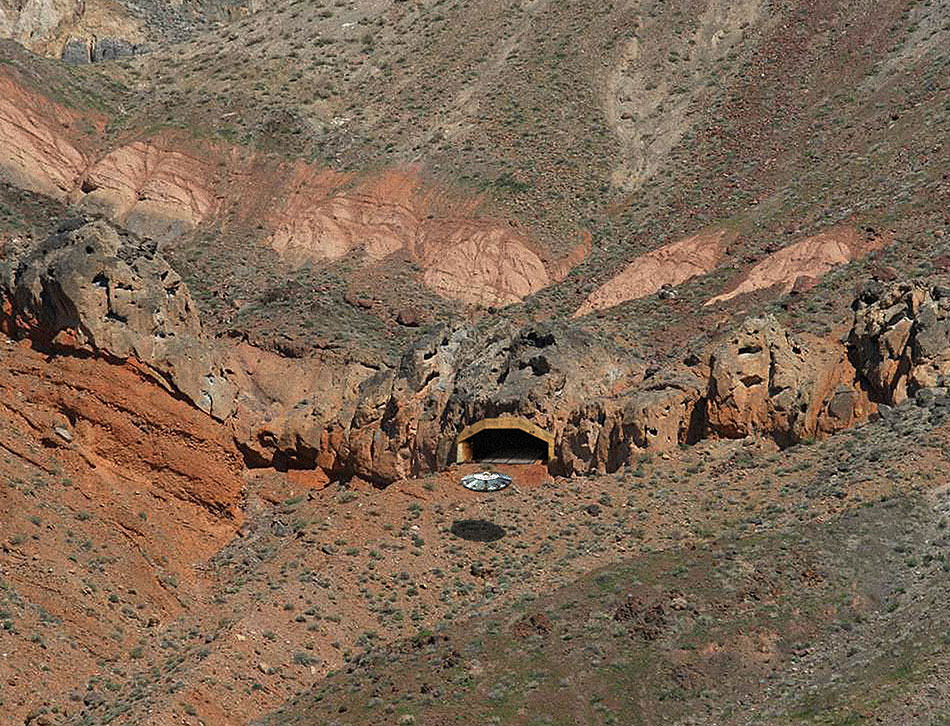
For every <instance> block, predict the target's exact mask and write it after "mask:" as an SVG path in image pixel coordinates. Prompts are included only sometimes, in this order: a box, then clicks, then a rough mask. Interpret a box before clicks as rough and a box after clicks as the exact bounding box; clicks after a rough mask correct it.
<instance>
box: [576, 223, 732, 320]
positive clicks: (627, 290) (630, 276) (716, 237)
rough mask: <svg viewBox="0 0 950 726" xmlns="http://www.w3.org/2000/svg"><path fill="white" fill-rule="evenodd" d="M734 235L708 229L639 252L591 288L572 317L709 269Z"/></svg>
mask: <svg viewBox="0 0 950 726" xmlns="http://www.w3.org/2000/svg"><path fill="white" fill-rule="evenodd" d="M734 236H735V234H734V233H731V232H729V231H727V230H725V229H711V230H707V231H704V232H700V233H698V234H695V235H693V236H691V237H686V238H685V239H681V240H680V241H678V242H674V243H672V244H669V245H666V246H664V247H660V248H658V249H656V250H653V251H652V252H647V253H646V254H643V255H640V256H639V257H637V258H636V259H634V260H633V261H632V262H631V263H630V264H629V265H627V267H626V268H625V269H624V270H623V271H622V272H621V273H620V274H618V275H617V276H616V277H613V278H611V279H610V280H609V281H608V282H606V283H604V285H602V286H601V287H600V288H598V289H597V290H595V291H594V292H592V293H591V294H590V296H589V297H588V298H587V300H585V301H584V304H583V305H581V306H580V307H579V308H578V309H577V312H575V313H574V317H579V316H581V315H587V314H588V313H590V312H593V311H595V310H604V309H606V308H611V307H614V306H615V305H619V304H620V303H623V302H627V301H628V300H636V299H638V298H642V297H647V296H648V295H653V294H655V293H657V292H659V291H660V289H661V288H663V287H664V286H667V285H669V286H676V285H681V284H682V283H684V282H686V281H687V280H689V279H691V278H693V277H696V276H698V275H705V274H707V273H709V272H712V271H713V270H714V269H716V265H718V264H719V260H720V258H721V257H722V254H723V252H724V251H725V249H726V247H727V246H728V244H729V241H730V239H731V238H733V237H734Z"/></svg>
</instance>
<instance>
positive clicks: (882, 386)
mask: <svg viewBox="0 0 950 726" xmlns="http://www.w3.org/2000/svg"><path fill="white" fill-rule="evenodd" d="M853 308H854V311H855V312H854V327H853V328H852V330H851V334H850V336H849V338H848V345H849V347H850V352H851V359H852V361H853V362H854V365H855V367H856V368H857V370H858V372H859V373H860V374H861V375H862V376H863V377H864V379H865V380H866V381H867V383H868V386H869V388H870V389H871V391H872V393H873V395H874V396H875V398H876V399H877V400H879V401H881V402H882V403H888V404H896V403H901V402H903V401H904V400H906V399H907V397H908V395H910V394H913V393H914V392H915V391H916V390H918V389H921V388H929V387H933V386H936V385H937V383H938V379H939V378H940V377H941V376H944V375H946V374H948V373H950V288H945V287H940V286H932V285H926V284H923V283H898V284H895V285H891V286H889V287H884V286H883V285H880V284H874V285H872V286H870V287H868V288H867V289H865V290H864V291H863V292H862V293H861V294H860V296H859V297H858V299H857V300H855V302H854V305H853Z"/></svg>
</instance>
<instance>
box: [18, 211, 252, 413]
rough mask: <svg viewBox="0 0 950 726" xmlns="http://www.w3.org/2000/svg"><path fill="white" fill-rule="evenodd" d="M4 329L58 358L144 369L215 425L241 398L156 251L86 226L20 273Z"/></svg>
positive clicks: (73, 228) (44, 249) (33, 256)
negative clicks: (99, 359) (79, 356)
mask: <svg viewBox="0 0 950 726" xmlns="http://www.w3.org/2000/svg"><path fill="white" fill-rule="evenodd" d="M5 262H6V264H5V267H6V268H7V269H6V270H4V277H5V279H4V283H5V287H6V295H7V297H8V303H7V306H6V307H7V314H6V320H4V327H5V328H6V329H7V331H8V332H9V333H11V334H13V335H15V336H19V335H26V336H29V337H31V338H32V339H33V340H35V341H37V342H38V343H39V344H40V345H43V346H47V347H50V348H52V349H57V348H63V349H68V350H85V351H89V352H93V353H96V354H99V355H102V356H104V357H107V358H113V359H118V360H123V361H136V362H138V363H140V364H141V365H142V366H143V367H145V368H147V369H148V370H149V371H151V372H153V373H154V374H155V376H156V378H157V379H158V380H160V381H162V382H164V383H165V384H166V385H167V386H168V387H169V388H171V389H172V390H174V391H175V392H176V393H179V394H181V395H183V396H184V397H186V398H188V399H189V400H191V401H192V402H193V403H194V404H195V405H196V406H197V407H198V408H200V409H201V410H203V411H205V412H206V413H209V414H211V415H212V416H214V417H215V418H218V419H222V420H223V419H225V418H227V417H229V416H230V415H231V414H232V413H233V412H234V398H235V390H234V387H233V385H232V384H231V383H230V382H229V381H228V378H227V375H226V373H225V372H224V370H223V369H222V367H221V365H220V364H219V362H218V361H219V359H220V354H219V351H218V350H217V349H216V347H215V346H214V345H213V344H211V343H210V342H209V341H207V340H205V339H204V338H203V337H202V335H201V324H200V321H199V319H198V313H197V309H196V308H195V306H194V303H193V302H192V300H191V297H190V295H189V294H188V290H187V288H186V287H185V285H184V284H183V283H182V280H181V278H180V277H179V276H178V274H177V273H176V272H175V271H174V270H173V269H172V268H171V267H170V266H169V265H168V263H167V262H166V261H165V260H164V258H162V256H161V255H160V254H158V253H157V252H156V251H155V250H154V248H153V247H149V246H148V245H144V244H142V243H140V242H138V241H136V240H134V239H133V238H128V237H126V238H123V237H122V236H120V234H119V233H118V232H117V231H116V230H115V228H113V227H112V226H111V225H109V224H107V223H106V222H102V221H94V222H85V220H82V219H77V220H76V221H75V222H73V223H72V224H67V225H65V226H64V227H63V228H62V229H61V232H60V233H59V234H57V235H54V236H53V237H52V238H51V239H49V240H48V241H47V242H46V243H45V244H43V245H42V246H40V247H39V248H38V249H36V250H33V251H30V252H28V253H26V254H25V255H24V256H23V257H22V258H21V259H18V260H15V261H14V262H13V264H10V263H9V262H8V261H5Z"/></svg>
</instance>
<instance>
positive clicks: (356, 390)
mask: <svg viewBox="0 0 950 726" xmlns="http://www.w3.org/2000/svg"><path fill="white" fill-rule="evenodd" d="M2 265H3V270H2V271H3V281H4V293H5V294H4V307H3V318H2V324H3V327H4V329H5V331H6V332H8V333H9V334H12V335H14V336H20V337H29V338H31V339H33V340H34V341H35V343H36V345H38V346H39V347H41V348H45V349H49V350H51V351H65V352H74V353H75V352H82V353H92V354H94V355H97V356H99V357H102V358H106V359H109V360H116V361H123V362H126V363H128V364H131V365H133V366H135V367H137V368H139V370H140V371H142V372H144V373H146V374H147V375H149V376H151V377H152V378H153V379H154V380H156V381H158V382H159V383H161V384H162V385H164V386H165V387H166V388H168V389H169V390H171V391H173V392H174V393H175V394H176V395H178V396H180V397H182V398H184V399H186V400H188V401H190V402H191V403H192V404H193V405H194V406H196V407H197V408H199V409H201V410H202V411H205V412H206V413H208V414H210V415H211V416H212V417H214V418H216V419H218V420H220V421H226V422H227V423H228V425H229V426H230V427H231V430H232V431H233V434H234V437H235V440H236V442H237V443H238V445H239V446H240V447H241V448H242V449H243V451H244V454H245V457H246V460H247V461H248V462H249V463H250V464H253V465H263V466H271V465H272V466H277V467H282V468H283V467H287V468H310V469H315V468H319V469H322V470H323V471H324V472H326V474H327V475H329V476H351V475H357V476H360V477H363V478H365V479H368V480H370V481H374V482H376V483H378V484H381V485H385V484H388V483H391V482H394V481H397V480H399V479H403V478H407V477H414V476H418V475H421V474H424V473H426V472H430V471H434V470H438V469H442V468H444V467H446V466H448V465H449V464H451V463H452V462H453V461H454V457H455V446H456V438H457V436H458V434H459V433H460V432H461V431H462V429H463V428H465V427H466V426H468V425H470V424H472V423H475V422H477V421H479V420H481V419H483V418H491V417H497V416H500V415H505V414H508V415H515V416H519V417H523V418H525V419H528V420H530V421H531V422H533V423H534V424H536V425H537V426H540V427H541V428H543V429H545V430H546V431H549V432H551V433H552V434H553V436H554V438H555V459H554V460H553V461H552V462H550V466H551V468H552V469H553V470H555V471H558V472H560V473H564V474H583V473H590V472H608V471H613V470H616V469H617V468H619V467H621V466H623V465H624V464H625V463H626V462H628V461H630V460H631V459H633V458H634V457H635V456H636V455H637V452H639V451H642V450H645V449H655V450H663V449H667V448H670V447H674V446H678V445H682V444H691V443H695V442H696V441H699V440H700V439H703V438H708V437H719V438H744V437H747V436H757V437H767V438H772V439H774V440H775V441H776V442H777V443H778V444H779V445H780V446H787V445H791V444H794V443H797V442H800V441H803V440H806V439H810V438H814V437H820V436H824V435H827V434H830V433H834V432H835V431H838V430H841V429H844V428H847V427H849V426H853V425H854V424H856V423H859V422H861V421H863V420H866V419H867V418H868V417H869V416H870V415H871V414H872V413H873V412H874V409H875V403H873V402H872V399H873V400H874V401H880V402H886V403H900V402H901V401H902V400H904V399H906V397H907V395H908V394H909V393H913V392H915V391H916V390H918V389H920V388H926V387H931V386H935V385H937V384H938V383H941V382H942V378H943V376H945V375H946V374H947V373H950V296H948V294H947V292H946V291H945V290H944V289H943V288H940V287H933V286H923V285H907V284H897V285H892V286H891V287H888V288H884V287H882V286H878V287H872V288H869V289H867V290H866V291H864V292H863V293H862V294H861V296H860V297H859V299H858V300H857V301H856V302H855V304H854V309H855V315H854V324H853V326H852V329H851V332H850V334H849V335H848V336H847V338H846V340H845V341H844V342H841V341H834V340H829V339H823V338H818V337H814V336H805V335H793V334H792V333H791V332H790V331H788V330H786V329H785V328H783V327H782V326H781V325H780V324H779V323H778V321H777V320H776V319H775V318H773V317H770V316H766V317H758V318H750V319H748V320H746V321H745V322H744V323H743V324H742V325H741V326H740V328H739V329H738V330H737V331H736V332H735V333H734V334H732V335H731V336H730V337H729V338H727V339H726V340H724V341H721V342H719V343H718V344H716V345H714V346H712V347H711V348H710V349H708V350H707V351H705V352H704V353H702V354H700V355H691V356H690V357H689V358H688V359H687V360H685V361H683V362H678V363H675V364H672V365H670V366H668V367H666V368H663V369H660V370H655V369H650V368H647V366H646V365H645V363H644V362H643V361H640V360H638V359H636V358H633V357H631V356H629V355H628V354H625V353H624V352H623V351H621V350H619V349H617V348H614V347H613V346H611V345H609V344H606V343H604V342H602V341H599V340H597V339H595V338H593V337H591V336H589V335H588V334H585V333H582V332H579V331H578V330H576V329H574V328H571V327H569V326H567V325H564V324H534V325H531V326H528V327H525V328H517V327H512V325H511V324H510V323H505V324H499V325H496V326H495V327H490V328H487V329H479V328H477V327H475V326H472V325H468V324H460V325H454V326H443V327H441V328H438V329H436V330H434V331H432V332H430V333H429V334H427V335H425V336H423V337H421V338H420V339H418V340H417V341H416V342H415V343H414V344H413V345H412V346H411V347H410V348H409V349H408V350H407V351H406V353H405V354H404V355H403V357H402V360H401V362H400V364H399V365H398V366H397V367H396V368H395V369H387V368H381V369H378V370H373V369H372V368H370V367H367V366H366V365H364V364H358V363H354V362H350V363H346V362H342V363H341V362H340V361H336V362H334V363H331V362H328V361H323V360H318V359H308V360H294V361H292V360H288V359H284V358H281V357H280V356H277V355H275V354H272V353H266V352H264V351H260V350H257V349H254V348H253V347H251V346H248V345H246V344H240V345H227V344H224V343H223V342H219V341H214V340H209V339H208V338H207V337H206V336H205V335H204V334H203V333H202V330H201V324H200V321H199V319H198V315H197V312H196V309H195V306H194V303H193V302H192V300H191V298H190V295H189V294H188V291H187V289H186V287H185V285H184V284H183V283H182V281H181V279H180V278H179V276H178V275H177V274H176V273H175V271H174V270H173V269H172V268H171V267H170V266H169V265H168V263H167V262H166V261H165V260H164V258H163V257H162V256H161V254H160V253H158V252H157V251H156V245H155V243H154V242H152V241H142V240H141V239H139V238H137V237H135V236H132V235H129V234H127V233H120V232H119V231H117V230H116V229H115V228H114V227H113V226H112V225H110V224H109V223H107V222H104V221H102V220H96V221H89V220H88V219H82V218H79V219H77V220H75V221H74V222H72V223H67V224H64V225H63V226H62V227H61V229H60V231H59V233H57V234H56V235H54V236H53V237H51V238H50V239H49V240H47V241H46V242H45V243H44V244H42V245H40V246H39V247H38V248H36V249H32V250H22V251H19V252H18V251H17V250H16V249H15V247H9V248H8V249H7V251H6V257H5V258H4V259H3V261H2Z"/></svg>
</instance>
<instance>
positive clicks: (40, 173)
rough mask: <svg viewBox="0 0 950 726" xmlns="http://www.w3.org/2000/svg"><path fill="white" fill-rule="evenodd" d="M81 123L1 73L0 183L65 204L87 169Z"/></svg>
mask: <svg viewBox="0 0 950 726" xmlns="http://www.w3.org/2000/svg"><path fill="white" fill-rule="evenodd" d="M81 118H82V117H81V116H80V115H79V114H77V113H74V112H73V111H70V110H69V109H67V108H65V107H64V106H62V105H60V104H58V103H54V102H52V101H49V100H48V99H46V98H44V97H43V96H40V95H38V94H35V93H31V92H29V91H27V90H26V89H24V88H23V87H22V86H20V85H19V84H18V83H15V82H14V81H12V80H10V79H9V78H5V77H4V76H3V74H2V73H0V177H5V178H6V179H7V180H9V181H10V182H12V183H13V184H15V185H17V186H19V187H22V188H24V189H29V190H31V191H36V192H39V193H41V194H45V195H47V196H50V197H54V198H56V199H63V198H65V197H66V195H67V194H68V193H69V192H70V191H71V190H72V189H73V187H74V186H75V183H76V180H77V179H78V178H79V175H80V174H81V173H82V171H83V169H84V168H85V166H86V163H87V156H86V153H85V152H84V151H82V150H81V148H80V146H81V143H82V139H81V138H80V134H79V131H78V124H79V122H80V119H81Z"/></svg>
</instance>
